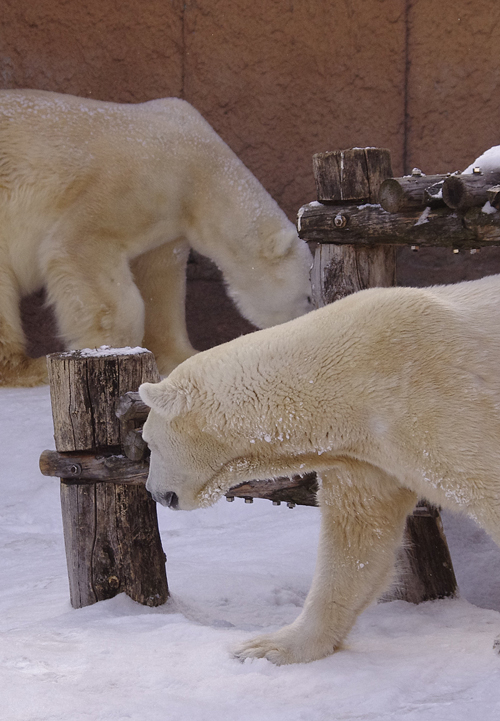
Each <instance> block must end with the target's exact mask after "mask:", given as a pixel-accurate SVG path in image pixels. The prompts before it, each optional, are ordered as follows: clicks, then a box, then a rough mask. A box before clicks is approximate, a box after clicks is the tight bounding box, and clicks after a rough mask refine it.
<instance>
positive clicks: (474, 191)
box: [443, 171, 500, 210]
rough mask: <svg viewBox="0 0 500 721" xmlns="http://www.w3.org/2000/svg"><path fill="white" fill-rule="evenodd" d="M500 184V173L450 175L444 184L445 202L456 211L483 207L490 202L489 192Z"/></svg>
mask: <svg viewBox="0 0 500 721" xmlns="http://www.w3.org/2000/svg"><path fill="white" fill-rule="evenodd" d="M499 183H500V172H499V171H492V172H487V173H482V172H480V173H470V174H468V173H465V174H463V175H460V174H458V175H450V177H449V178H447V179H446V180H445V181H444V183H443V200H444V202H445V203H446V205H447V206H448V207H450V208H453V209H454V210H466V209H467V208H473V207H476V206H481V205H484V204H485V203H486V201H487V200H488V190H489V189H490V188H491V187H492V186H494V185H498V184H499Z"/></svg>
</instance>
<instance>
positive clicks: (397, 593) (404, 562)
mask: <svg viewBox="0 0 500 721" xmlns="http://www.w3.org/2000/svg"><path fill="white" fill-rule="evenodd" d="M422 508H424V509H425V510H424V512H421V513H419V510H420V509H422ZM397 569H398V581H397V584H396V586H395V587H394V588H393V589H391V591H389V592H388V593H387V594H385V595H384V597H383V599H382V600H384V601H395V600H403V601H408V602H410V603H422V602H423V601H432V600H434V599H436V598H447V597H453V596H455V595H456V594H457V591H458V585H457V579H456V577H455V572H454V570H453V563H452V560H451V556H450V551H449V549H448V544H447V542H446V536H445V534H444V530H443V524H442V522H441V516H440V514H439V511H438V510H437V508H435V507H434V506H427V505H426V504H425V501H423V502H421V503H420V504H419V505H418V506H417V507H416V508H415V510H414V512H413V515H412V516H409V517H408V519H407V523H406V530H405V541H404V545H403V548H402V549H401V550H400V552H399V555H398V561H397Z"/></svg>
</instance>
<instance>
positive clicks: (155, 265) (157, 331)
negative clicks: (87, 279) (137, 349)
mask: <svg viewBox="0 0 500 721" xmlns="http://www.w3.org/2000/svg"><path fill="white" fill-rule="evenodd" d="M188 255H189V247H188V245H187V243H186V241H185V240H176V241H172V242H170V243H164V244H163V245H161V246H160V247H159V248H154V249H153V250H150V251H148V252H147V253H143V254H142V255H140V256H139V257H138V258H135V260H134V261H133V262H132V265H131V267H132V272H133V274H134V279H135V282H136V284H137V287H138V288H139V290H140V292H141V295H142V298H143V300H144V305H145V309H146V318H145V334H144V345H145V347H146V348H148V349H149V350H150V351H152V352H153V353H154V356H155V359H156V364H157V366H158V370H159V371H160V373H161V375H168V374H169V373H170V372H171V371H173V369H174V368H175V367H176V366H178V365H179V364H180V363H182V362H183V361H185V360H186V359H187V358H189V357H190V356H192V355H194V353H196V351H195V349H194V348H193V346H192V345H191V343H190V342H189V338H188V333H187V329H186V313H185V305H186V263H187V259H188Z"/></svg>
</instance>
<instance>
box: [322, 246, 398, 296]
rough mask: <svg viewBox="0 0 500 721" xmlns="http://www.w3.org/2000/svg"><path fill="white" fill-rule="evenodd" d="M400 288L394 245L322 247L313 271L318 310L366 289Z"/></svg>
mask: <svg viewBox="0 0 500 721" xmlns="http://www.w3.org/2000/svg"><path fill="white" fill-rule="evenodd" d="M395 284H396V249H395V246H391V245H376V246H373V247H368V246H363V245H359V246H356V245H335V244H333V243H332V244H324V245H319V246H318V248H317V249H316V252H315V253H314V260H313V266H312V270H311V285H312V298H313V303H314V306H315V307H316V308H322V307H323V306H324V305H327V304H328V303H333V301H335V300H340V299H341V298H345V296H346V295H350V294H351V293H355V292H356V291H358V290H364V289H365V288H374V287H378V288H390V287H391V286H393V285H395Z"/></svg>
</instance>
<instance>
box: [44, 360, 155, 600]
mask: <svg viewBox="0 0 500 721" xmlns="http://www.w3.org/2000/svg"><path fill="white" fill-rule="evenodd" d="M47 363H48V371H49V380H50V392H51V400H52V414H53V419H54V439H55V443H56V448H57V451H59V452H75V451H76V452H82V451H87V452H92V453H93V454H97V455H98V456H102V457H103V463H104V465H105V466H106V460H107V457H110V463H111V465H112V464H113V460H112V459H116V457H117V455H118V456H119V455H120V454H121V445H120V444H121V427H122V426H121V424H120V420H119V418H117V416H116V414H115V406H116V402H117V400H118V398H119V397H120V396H121V395H123V394H124V393H126V392H127V391H137V389H138V387H139V385H140V384H141V383H143V382H145V381H152V382H156V381H158V380H160V376H159V374H158V370H157V368H156V364H155V361H154V356H153V354H152V353H150V352H149V351H146V350H143V349H137V351H131V349H123V350H120V349H105V348H104V349H100V350H95V351H72V352H67V353H55V354H52V355H50V356H48V359H47ZM118 460H119V459H118ZM115 465H116V463H115ZM70 470H71V468H70ZM74 470H75V474H74V475H73V477H71V476H69V477H68V478H62V479H61V506H62V515H63V528H64V540H65V546H66V558H67V564H68V576H69V586H70V597H71V604H72V606H73V607H74V608H81V607H82V606H88V605H90V604H92V603H96V602H97V601H101V600H104V599H106V598H111V597H113V596H115V595H116V594H117V593H120V592H123V591H124V592H125V593H127V594H128V595H129V596H130V597H131V598H132V599H133V600H134V601H138V602H139V603H142V604H145V605H148V606H158V605H160V604H162V603H165V601H166V600H167V597H168V586H167V578H166V573H165V554H164V553H163V549H162V547H161V541H160V535H159V531H158V522H157V517H156V504H155V503H154V502H153V501H152V499H151V498H150V497H149V495H148V493H147V491H146V488H145V486H144V483H130V482H126V480H125V479H124V481H125V482H123V483H120V482H119V480H120V479H118V481H116V480H115V482H109V481H105V480H104V478H103V480H102V482H99V481H97V482H88V481H87V482H84V483H82V482H80V481H79V480H78V479H77V478H75V475H78V473H76V470H78V469H76V467H75V469H74Z"/></svg>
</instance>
